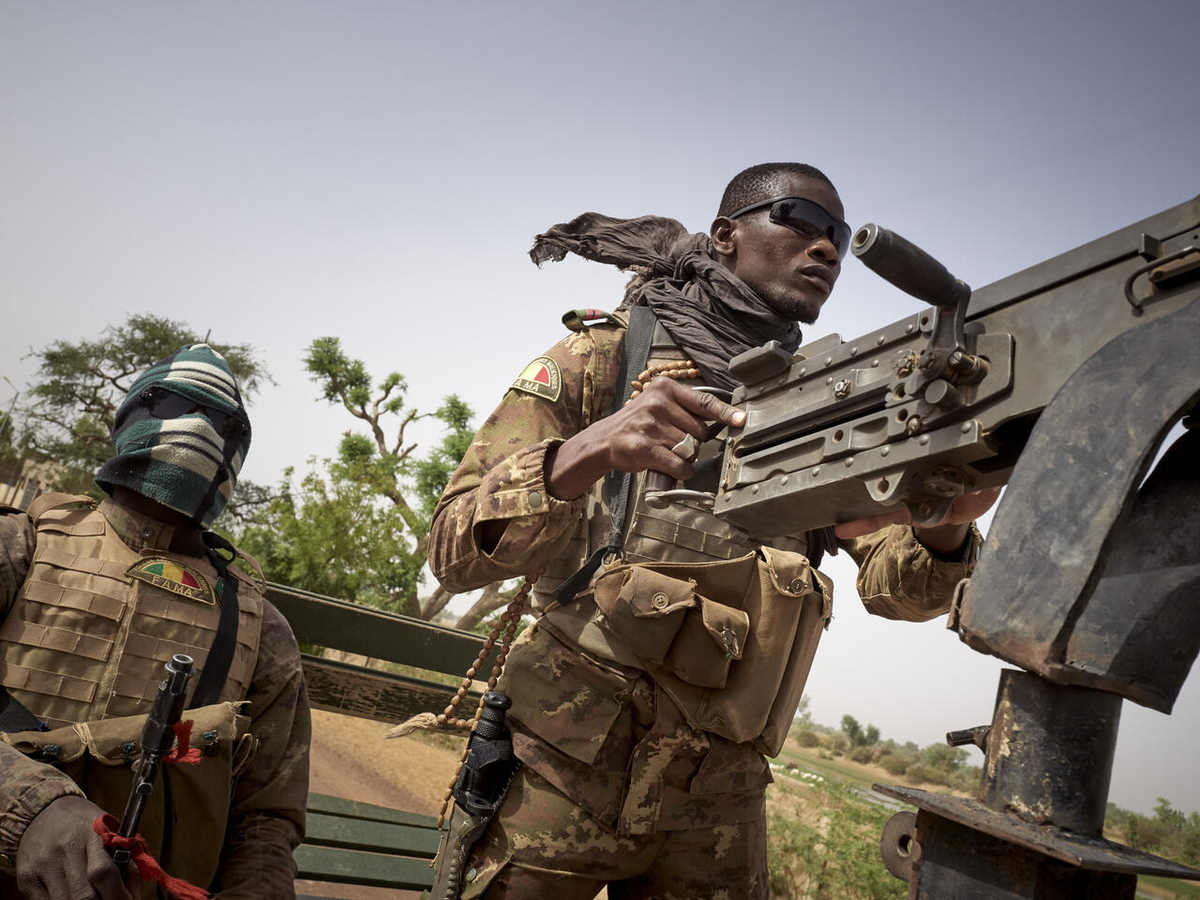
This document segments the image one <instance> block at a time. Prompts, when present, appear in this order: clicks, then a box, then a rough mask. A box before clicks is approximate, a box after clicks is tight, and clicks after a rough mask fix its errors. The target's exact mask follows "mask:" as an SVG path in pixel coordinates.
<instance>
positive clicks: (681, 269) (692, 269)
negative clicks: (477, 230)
mask: <svg viewBox="0 0 1200 900" xmlns="http://www.w3.org/2000/svg"><path fill="white" fill-rule="evenodd" d="M567 253H574V254H576V255H578V256H582V257H583V258H584V259H590V260H593V261H595V262H602V263H608V264H609V265H614V266H617V267H618V268H620V269H627V270H629V271H632V272H634V273H636V274H637V275H638V276H639V277H638V278H637V279H636V280H635V281H634V283H633V284H632V285H631V286H630V289H629V290H628V291H627V292H626V296H625V302H626V304H628V305H633V306H636V305H639V304H645V305H646V306H649V307H650V308H651V309H653V310H654V314H655V316H656V317H657V318H658V320H659V322H661V323H662V326H663V328H665V329H666V330H667V334H669V335H671V338H672V339H673V340H674V341H675V343H676V344H678V345H679V346H680V347H681V348H682V349H683V350H684V351H685V352H686V353H687V354H688V356H690V357H691V358H692V359H693V360H695V362H696V365H697V366H699V367H700V371H701V372H703V373H704V380H705V382H707V383H708V384H710V385H713V386H715V387H722V388H726V389H727V390H733V389H734V388H735V387H737V386H738V384H739V382H738V381H737V379H735V378H734V377H733V376H731V375H730V374H729V360H731V359H732V358H733V357H735V356H737V355H738V354H739V353H741V352H743V351H745V350H753V349H754V348H755V347H761V346H762V345H763V344H765V343H767V341H779V343H780V344H781V345H783V347H784V349H786V350H787V351H788V352H789V353H791V352H794V351H795V349H796V348H797V347H799V346H800V326H799V324H798V323H796V322H794V321H791V320H788V319H784V318H782V317H781V316H780V315H779V314H778V313H777V312H775V310H773V309H771V307H770V306H768V305H767V304H766V303H765V302H763V300H762V298H761V297H759V296H758V294H756V293H755V292H754V291H753V290H752V289H751V288H750V286H749V285H747V284H746V283H745V282H744V281H742V280H741V279H740V278H738V277H737V276H736V275H734V274H733V272H731V271H730V270H729V269H728V268H726V267H725V266H724V265H722V264H721V263H720V262H719V261H718V260H716V259H715V258H714V257H713V255H712V241H711V240H710V239H709V236H708V235H707V234H702V233H701V234H692V233H690V232H689V231H688V230H687V229H686V228H684V227H683V225H682V223H680V222H677V221H675V220H674V219H669V218H666V217H665V216H639V217H638V218H636V219H614V218H612V217H611V216H602V215H600V214H599V213H592V212H589V213H584V214H583V215H581V216H577V217H576V218H574V219H572V220H571V221H570V222H565V223H563V224H561V225H555V226H554V227H553V228H551V229H550V230H549V231H547V232H546V233H545V234H539V235H538V236H537V237H536V238H535V239H534V245H533V249H532V250H530V251H529V256H530V258H531V259H532V260H533V261H534V262H535V263H537V264H538V265H539V266H540V265H541V264H542V263H543V262H545V261H547V260H554V261H558V260H561V259H563V258H564V257H565V256H566V255H567Z"/></svg>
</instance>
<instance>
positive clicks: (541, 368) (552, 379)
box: [512, 356, 562, 403]
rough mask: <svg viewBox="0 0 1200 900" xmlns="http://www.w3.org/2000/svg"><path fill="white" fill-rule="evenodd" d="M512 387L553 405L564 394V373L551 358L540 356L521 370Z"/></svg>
mask: <svg viewBox="0 0 1200 900" xmlns="http://www.w3.org/2000/svg"><path fill="white" fill-rule="evenodd" d="M512 387H513V390H517V391H524V392H525V393H527V394H533V395H534V396H535V397H542V398H543V399H546V400H549V401H550V402H551V403H553V402H554V401H555V400H557V399H558V395H559V394H560V393H562V372H561V371H560V370H559V368H558V363H556V362H555V361H554V360H552V359H551V358H550V357H548V356H539V357H538V358H537V359H535V360H534V361H533V362H531V363H530V364H529V365H527V366H526V367H525V368H524V369H522V370H521V374H520V375H518V376H517V380H516V381H514V382H513V383H512Z"/></svg>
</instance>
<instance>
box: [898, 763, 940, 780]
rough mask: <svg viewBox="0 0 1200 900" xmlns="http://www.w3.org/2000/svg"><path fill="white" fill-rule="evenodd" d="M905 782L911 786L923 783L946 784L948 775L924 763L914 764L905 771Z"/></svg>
mask: <svg viewBox="0 0 1200 900" xmlns="http://www.w3.org/2000/svg"><path fill="white" fill-rule="evenodd" d="M904 780H905V781H907V782H909V783H910V784H920V783H921V782H922V781H924V782H926V783H928V784H946V773H945V772H939V771H938V770H937V769H935V768H933V767H932V766H927V765H925V764H924V763H913V764H912V765H911V766H909V767H908V768H907V769H905V770H904Z"/></svg>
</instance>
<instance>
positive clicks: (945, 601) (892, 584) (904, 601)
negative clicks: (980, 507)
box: [842, 524, 983, 622]
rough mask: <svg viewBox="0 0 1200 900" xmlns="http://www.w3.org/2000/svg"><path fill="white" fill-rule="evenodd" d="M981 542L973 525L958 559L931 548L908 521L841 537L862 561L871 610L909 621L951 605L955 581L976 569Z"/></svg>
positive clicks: (861, 585) (861, 586) (861, 579)
mask: <svg viewBox="0 0 1200 900" xmlns="http://www.w3.org/2000/svg"><path fill="white" fill-rule="evenodd" d="M982 545H983V538H982V537H981V536H980V534H979V530H978V529H977V528H976V527H975V525H974V524H972V525H971V530H970V532H969V534H968V536H967V543H966V546H965V547H964V548H963V552H962V556H961V558H960V559H957V560H947V559H941V558H939V557H938V556H937V555H935V554H933V553H931V552H930V551H929V550H928V549H927V548H926V547H925V546H924V545H923V544H922V543H921V542H920V541H919V540H917V537H916V535H915V534H913V530H912V527H911V526H909V525H889V526H888V527H887V528H883V529H880V530H879V531H876V532H875V533H874V534H868V535H864V536H863V537H859V538H855V539H854V540H851V541H845V542H842V546H843V547H844V548H845V549H846V550H847V551H848V552H849V553H850V555H851V556H852V557H854V559H855V561H856V562H857V563H858V566H859V568H858V594H859V596H860V597H861V598H862V602H863V606H865V607H866V608H867V612H869V613H872V614H873V615H876V616H883V617H884V618H885V619H905V620H907V621H910V622H924V621H925V620H927V619H932V618H934V617H935V616H940V615H941V614H942V613H944V612H946V611H947V610H949V609H950V600H951V598H952V596H953V593H954V586H955V585H956V584H958V583H959V582H960V581H962V579H964V578H966V577H967V576H968V575H970V574H971V571H972V570H973V569H974V568H975V561H976V560H977V559H978V558H979V548H980V547H981V546H982Z"/></svg>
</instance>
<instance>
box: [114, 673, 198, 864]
mask: <svg viewBox="0 0 1200 900" xmlns="http://www.w3.org/2000/svg"><path fill="white" fill-rule="evenodd" d="M166 670H167V674H166V677H165V678H164V679H163V680H162V681H161V682H159V685H158V693H157V694H156V695H155V697H154V705H153V706H152V707H151V708H150V715H149V716H147V717H146V727H145V728H144V729H143V730H142V756H141V759H139V760H138V764H137V768H136V769H135V770H134V774H133V786H132V787H131V788H130V789H129V799H128V800H127V801H126V802H125V813H124V815H122V816H121V828H120V831H119V832H118V834H120V836H121V837H125V838H130V837H133V836H134V835H135V834H137V830H138V823H139V822H140V821H141V818H142V810H144V809H145V808H146V801H147V800H148V799H150V795H151V794H152V793H154V780H155V778H157V777H158V770H159V767H160V766H161V765H162V759H163V757H164V756H166V755H167V754H168V753H170V752H171V747H172V745H173V744H174V743H175V725H176V723H178V722H179V718H180V716H181V715H183V703H184V700H185V699H186V698H187V685H188V680H189V679H190V678H191V677H192V672H193V665H192V658H191V657H190V656H186V655H185V654H183V653H176V654H175V655H174V656H173V657H172V658H171V661H170V662H168V663H167V664H166ZM129 860H130V852H129V851H128V850H126V849H124V848H121V847H118V848H116V849H114V850H113V862H115V863H116V864H117V865H118V866H122V867H124V866H125V865H126V864H127V863H128V862H129Z"/></svg>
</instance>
